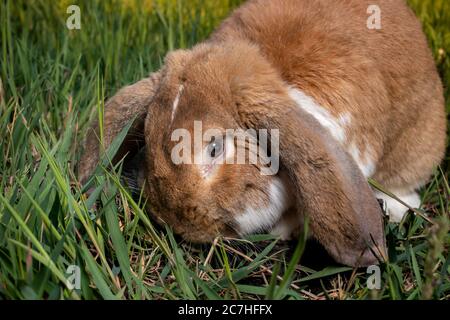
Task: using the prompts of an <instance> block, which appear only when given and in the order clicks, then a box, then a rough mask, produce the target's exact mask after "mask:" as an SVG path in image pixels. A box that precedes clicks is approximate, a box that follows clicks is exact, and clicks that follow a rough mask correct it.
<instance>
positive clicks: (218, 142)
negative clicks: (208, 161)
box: [206, 137, 223, 159]
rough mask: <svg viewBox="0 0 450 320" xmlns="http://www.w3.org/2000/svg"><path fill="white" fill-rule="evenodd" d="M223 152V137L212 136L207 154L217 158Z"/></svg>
mask: <svg viewBox="0 0 450 320" xmlns="http://www.w3.org/2000/svg"><path fill="white" fill-rule="evenodd" d="M222 153H223V138H222V137H212V139H211V142H210V143H209V145H208V147H207V148H206V154H207V155H208V156H209V157H211V158H212V159H214V158H217V157H218V156H220V155H221V154H222Z"/></svg>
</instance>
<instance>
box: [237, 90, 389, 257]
mask: <svg viewBox="0 0 450 320" xmlns="http://www.w3.org/2000/svg"><path fill="white" fill-rule="evenodd" d="M265 95H266V97H267V96H269V97H268V98H265V99H263V100H265V101H262V100H259V103H258V104H255V105H253V106H250V107H249V106H248V105H247V106H245V105H242V106H241V107H239V105H238V112H239V116H240V119H241V121H242V122H243V125H245V126H246V127H250V128H253V129H257V130H258V129H268V130H269V132H270V130H273V129H278V130H279V158H280V167H281V168H282V169H284V170H286V171H287V172H288V174H289V177H290V179H291V181H292V185H293V187H294V188H295V190H294V194H295V196H296V201H297V207H298V208H299V210H300V211H301V214H306V215H307V216H308V217H309V219H310V225H311V231H312V233H313V236H314V238H316V239H317V240H318V241H319V242H320V243H321V244H322V245H323V246H324V247H325V249H326V250H327V251H328V252H329V253H330V255H331V256H332V257H333V258H334V259H335V260H336V261H338V262H340V263H343V264H346V265H351V266H367V265H371V264H377V263H378V260H379V259H380V258H384V256H385V240H384V232H383V219H382V212H381V208H380V205H379V203H378V201H377V200H376V198H375V196H374V193H373V191H372V189H371V188H370V187H369V185H368V183H367V181H366V179H365V178H364V176H363V174H362V172H361V171H360V169H359V168H358V166H357V165H356V163H355V162H354V160H353V159H352V158H351V157H350V156H349V155H348V154H347V152H345V151H344V149H343V148H342V147H341V146H340V145H339V143H338V142H337V141H335V140H334V138H333V137H332V136H331V134H330V133H329V132H328V131H327V129H325V128H324V127H322V126H321V125H320V124H319V122H318V121H317V120H316V119H315V118H313V117H312V116H311V115H310V114H308V113H307V112H305V111H303V110H302V109H300V108H299V107H298V106H297V105H296V104H295V102H294V101H292V100H290V98H289V97H288V96H287V95H283V94H281V92H280V91H278V92H272V94H271V93H270V92H267V91H266V93H265ZM255 101H256V100H255ZM271 152H274V150H272V151H271ZM299 214H300V213H299Z"/></svg>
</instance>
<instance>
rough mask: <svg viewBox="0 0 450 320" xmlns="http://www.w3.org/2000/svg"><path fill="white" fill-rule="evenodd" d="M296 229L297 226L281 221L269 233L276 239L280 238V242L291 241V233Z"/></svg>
mask: <svg viewBox="0 0 450 320" xmlns="http://www.w3.org/2000/svg"><path fill="white" fill-rule="evenodd" d="M296 227H297V225H295V224H292V223H289V222H288V221H286V220H284V219H281V220H280V221H278V223H277V224H276V225H275V226H274V227H273V229H272V231H271V232H270V233H271V234H273V235H274V236H276V237H280V239H281V240H291V236H292V231H293V230H294V229H295V228H296Z"/></svg>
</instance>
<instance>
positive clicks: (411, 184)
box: [80, 0, 446, 265]
mask: <svg viewBox="0 0 450 320" xmlns="http://www.w3.org/2000/svg"><path fill="white" fill-rule="evenodd" d="M371 4H377V5H379V6H380V8H381V11H382V29H381V30H369V29H367V27H366V20H367V17H368V15H367V13H366V10H367V7H368V6H369V5H371ZM153 79H156V80H157V81H148V80H143V81H141V82H140V84H139V83H138V84H136V85H135V86H137V87H136V88H135V89H134V88H132V87H129V89H127V90H126V91H125V92H119V93H118V95H117V96H115V97H114V98H113V99H112V100H111V101H112V102H109V103H108V106H107V107H108V108H107V109H106V113H105V127H106V128H107V130H109V131H108V132H107V133H105V138H106V137H108V139H109V140H106V145H107V144H108V143H110V141H111V137H113V136H114V135H116V134H117V133H118V132H119V131H120V128H122V127H123V126H124V124H125V123H126V121H128V120H129V119H130V118H131V114H136V113H138V114H146V113H147V117H146V120H145V125H144V128H145V130H144V132H145V134H144V136H145V145H146V163H145V166H144V168H143V170H145V173H146V174H145V176H146V177H147V180H146V182H147V183H146V188H145V190H146V195H147V197H148V200H149V201H148V202H149V209H150V212H151V213H152V214H154V215H155V216H156V218H157V219H159V220H163V221H165V222H166V223H169V224H170V225H172V226H173V227H174V229H175V231H176V232H178V233H180V234H182V235H183V236H184V237H186V238H188V239H190V240H194V241H209V240H211V239H213V238H214V237H215V236H216V235H217V234H218V233H223V234H227V235H236V232H235V226H234V225H233V221H234V220H233V219H234V218H235V217H236V216H237V215H238V214H240V212H242V210H244V209H245V207H246V206H248V205H249V204H255V205H261V204H264V203H267V201H268V200H267V199H268V195H267V188H265V186H267V184H268V183H269V182H270V181H271V180H270V179H271V177H267V176H262V175H260V174H259V168H258V167H257V166H253V165H223V166H221V167H220V169H219V170H220V171H219V173H218V174H217V175H216V177H215V179H214V180H213V181H208V182H205V181H203V180H202V179H201V177H200V175H199V172H198V170H196V169H195V168H194V167H193V166H191V165H175V164H173V163H172V162H171V159H170V150H171V148H172V147H173V145H174V142H171V141H170V134H171V132H172V130H173V129H175V128H186V129H188V130H190V131H192V125H193V121H194V120H202V121H203V123H204V126H205V127H211V128H255V129H259V128H270V129H274V128H277V129H279V130H280V159H281V166H282V168H281V169H282V172H284V173H285V174H286V175H287V176H288V181H287V182H286V184H287V185H288V186H289V187H290V188H291V189H292V190H291V191H292V193H293V198H294V200H293V202H292V203H289V204H288V206H289V207H294V208H295V209H294V212H297V214H298V215H308V216H309V218H310V221H311V229H312V232H313V235H314V236H315V237H316V238H317V239H318V240H319V241H320V242H321V243H322V244H323V245H324V246H325V248H326V249H327V250H328V251H329V252H330V254H331V255H332V256H333V257H334V258H335V259H336V260H337V261H339V262H342V263H345V264H349V265H368V264H372V263H374V262H376V257H375V256H374V255H373V253H372V252H371V251H370V249H372V250H375V251H376V252H377V253H379V254H380V255H381V256H382V255H383V253H384V250H385V248H384V236H383V230H382V217H381V211H380V209H379V207H378V204H377V202H376V200H375V197H374V195H373V193H372V191H371V189H370V188H369V186H368V184H367V182H366V181H365V179H364V177H363V175H362V174H361V172H360V171H359V169H358V168H357V166H356V164H355V162H354V161H353V160H352V159H351V157H350V156H349V155H348V154H347V153H346V152H345V151H344V150H343V148H342V147H341V146H339V145H338V143H337V142H335V141H334V140H333V139H332V138H331V137H330V135H329V133H328V132H326V131H325V130H324V129H323V128H322V127H321V126H320V125H319V124H318V122H317V121H316V120H315V119H314V118H312V117H311V116H309V115H308V114H306V113H305V112H304V111H302V110H300V109H299V108H298V107H297V106H296V105H295V103H294V102H293V101H292V100H291V99H290V98H289V96H288V94H287V85H292V86H295V87H297V88H299V89H301V90H303V91H304V92H305V93H307V94H308V95H310V96H312V97H313V98H314V99H315V100H316V101H317V102H318V103H320V104H321V105H322V106H323V107H325V108H327V109H328V110H329V112H330V113H331V114H333V115H334V116H338V115H339V114H342V113H343V112H348V113H350V114H351V116H352V124H351V126H349V128H348V129H347V132H346V135H347V138H348V139H349V140H350V141H355V142H356V145H357V146H358V148H359V149H360V150H361V151H362V152H364V151H365V148H366V146H367V145H369V146H370V148H371V151H372V157H373V160H374V161H375V164H376V172H375V174H374V175H373V177H374V178H375V179H376V180H378V181H379V182H380V183H382V184H383V185H384V186H386V187H387V188H389V189H390V188H392V189H396V188H401V189H402V190H413V189H414V188H417V187H418V186H420V185H422V184H423V183H424V182H425V181H426V180H427V179H428V178H429V176H430V174H431V172H432V169H433V167H434V166H436V165H437V164H439V162H440V160H441V159H442V157H443V154H444V149H445V133H446V120H445V113H444V107H443V94H442V85H441V82H440V79H439V77H438V75H437V72H436V69H435V66H434V63H433V59H432V56H431V53H430V50H429V49H428V47H427V44H426V39H425V37H424V35H423V33H422V32H421V30H420V24H419V22H418V21H417V19H416V18H415V17H414V15H413V13H412V12H411V10H410V9H409V8H407V6H406V4H405V2H404V1H402V0H378V1H361V0H342V1H331V0H303V1H302V0H280V1H269V0H254V1H248V2H247V3H246V4H244V5H243V6H241V7H240V8H239V9H237V10H236V11H235V12H234V13H233V14H232V15H231V16H230V17H229V18H228V19H226V20H225V21H224V22H223V24H222V25H221V26H220V27H219V28H218V29H217V30H216V32H215V33H214V34H213V35H212V36H211V38H210V39H209V40H207V41H206V42H205V43H202V44H199V45H197V46H196V47H194V48H192V49H191V50H180V51H175V52H172V53H170V54H169V55H168V57H167V58H166V62H165V65H164V67H163V68H162V70H161V71H160V73H159V74H158V77H157V78H155V77H153ZM181 84H183V86H184V91H183V94H182V95H181V97H180V103H179V106H178V109H177V112H176V114H175V118H174V120H173V122H172V121H171V111H172V103H173V101H174V99H175V97H176V95H177V92H178V88H179V87H180V85H181ZM141 89H142V90H143V91H141ZM133 90H137V92H136V95H137V97H138V98H136V99H137V100H134V101H135V102H134V103H130V102H129V101H130V100H131V97H130V96H133V95H134V94H135V93H134V92H133ZM128 94H129V95H130V96H127V95H128ZM146 95H147V97H145V96H146ZM121 104H123V106H122V108H121V107H120V105H121ZM138 123H139V124H140V125H141V126H142V124H143V123H142V121H139V122H138ZM108 127H111V128H110V129H108ZM136 128H137V130H141V131H142V130H143V129H142V128H140V127H136ZM92 139H93V136H92V133H91V134H90V135H89V136H88V142H87V147H86V150H87V152H86V156H85V157H83V159H82V161H81V165H80V168H82V170H81V172H82V174H83V177H87V176H88V175H89V174H90V171H91V170H92V168H93V164H95V163H96V161H97V159H98V150H99V147H98V146H97V143H96V142H95V141H97V140H92ZM127 148H128V147H125V150H126V149H127Z"/></svg>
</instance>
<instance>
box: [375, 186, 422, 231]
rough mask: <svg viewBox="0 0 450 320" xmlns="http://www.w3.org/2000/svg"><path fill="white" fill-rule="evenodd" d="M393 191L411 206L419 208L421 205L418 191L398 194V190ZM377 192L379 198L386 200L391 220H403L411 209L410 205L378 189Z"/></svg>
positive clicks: (387, 211)
mask: <svg viewBox="0 0 450 320" xmlns="http://www.w3.org/2000/svg"><path fill="white" fill-rule="evenodd" d="M392 193H393V194H394V195H396V196H397V197H398V198H400V199H401V200H402V201H403V202H404V203H406V204H408V205H409V206H410V207H411V208H414V209H417V208H419V207H420V197H419V195H418V194H417V192H412V193H408V194H405V195H398V194H397V193H396V192H392ZM375 194H376V197H377V198H378V199H382V200H384V201H385V203H386V213H387V214H388V215H389V220H390V221H391V222H397V223H399V222H400V221H402V219H403V217H404V216H405V214H406V213H407V212H408V210H409V209H408V207H406V206H404V205H403V204H401V203H400V202H398V201H397V200H395V199H393V198H391V197H389V196H388V195H386V194H384V193H382V192H379V191H376V193H375ZM399 194H400V193H399Z"/></svg>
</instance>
